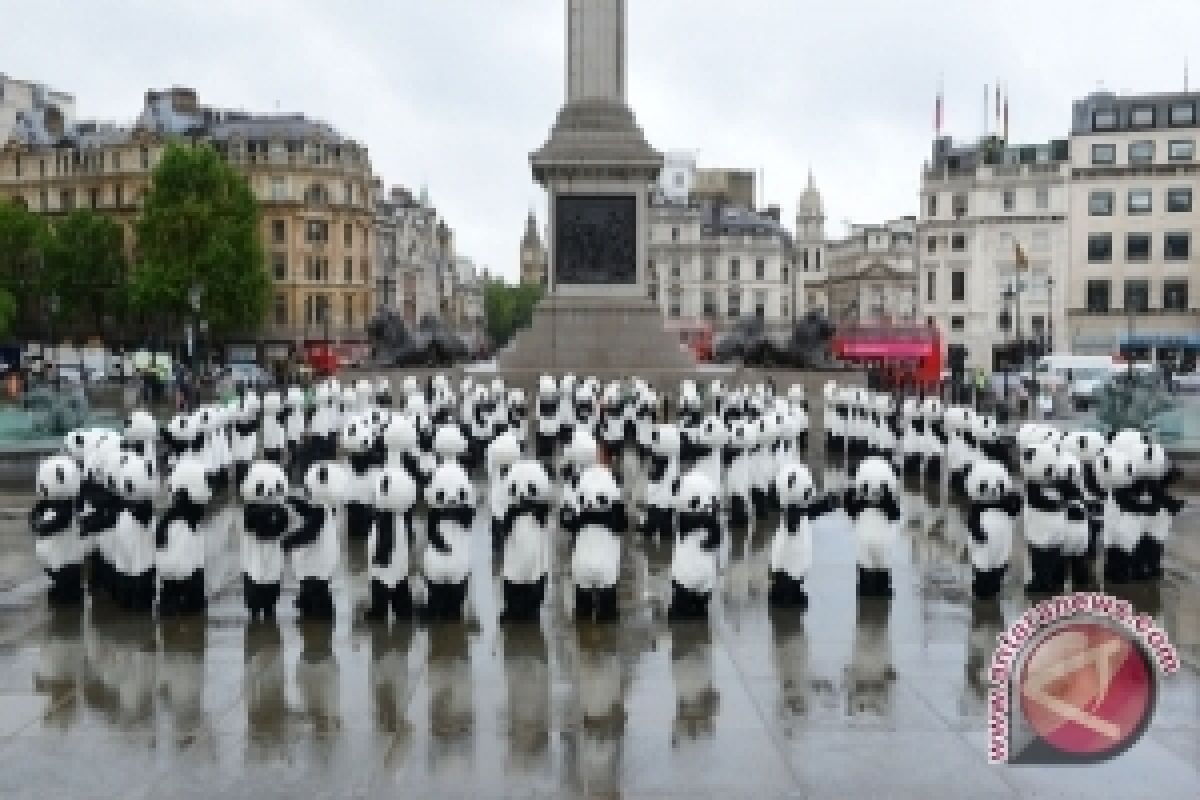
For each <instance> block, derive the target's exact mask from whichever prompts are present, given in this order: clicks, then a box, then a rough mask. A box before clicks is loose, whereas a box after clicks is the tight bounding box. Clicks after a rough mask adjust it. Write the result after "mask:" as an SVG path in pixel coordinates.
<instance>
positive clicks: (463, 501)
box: [425, 461, 475, 508]
mask: <svg viewBox="0 0 1200 800" xmlns="http://www.w3.org/2000/svg"><path fill="white" fill-rule="evenodd" d="M425 502H426V503H427V504H428V505H429V507H430V508H473V507H474V506H475V487H474V486H472V485H471V479H470V478H469V477H468V476H467V472H466V470H464V469H463V468H462V467H461V466H459V465H458V464H457V463H455V462H453V461H451V462H447V463H445V464H442V465H441V466H440V467H438V468H437V469H436V470H434V473H433V477H432V478H430V480H429V486H427V487H425Z"/></svg>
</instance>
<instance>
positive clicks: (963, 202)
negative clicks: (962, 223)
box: [953, 193, 967, 217]
mask: <svg viewBox="0 0 1200 800" xmlns="http://www.w3.org/2000/svg"><path fill="white" fill-rule="evenodd" d="M953 205H954V216H956V217H961V216H964V215H965V214H966V213H967V195H966V194H964V193H959V194H956V195H954V202H953Z"/></svg>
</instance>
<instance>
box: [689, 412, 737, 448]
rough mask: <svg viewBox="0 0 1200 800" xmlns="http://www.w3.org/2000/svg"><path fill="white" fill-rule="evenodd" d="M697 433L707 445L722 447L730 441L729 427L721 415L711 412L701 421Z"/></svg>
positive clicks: (699, 439) (701, 441)
mask: <svg viewBox="0 0 1200 800" xmlns="http://www.w3.org/2000/svg"><path fill="white" fill-rule="evenodd" d="M695 435H696V439H697V440H698V441H699V442H700V444H702V445H704V446H705V447H722V446H723V445H725V444H726V443H727V442H728V441H729V428H728V427H727V426H726V425H725V423H724V421H722V419H721V418H720V417H718V416H716V415H712V414H710V415H709V416H707V417H705V418H704V419H703V421H701V423H700V429H699V430H698V431H697V432H696V434H695Z"/></svg>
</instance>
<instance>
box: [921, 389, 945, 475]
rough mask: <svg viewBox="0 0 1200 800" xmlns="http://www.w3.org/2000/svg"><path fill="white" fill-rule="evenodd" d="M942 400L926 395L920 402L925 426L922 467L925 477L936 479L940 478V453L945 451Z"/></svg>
mask: <svg viewBox="0 0 1200 800" xmlns="http://www.w3.org/2000/svg"><path fill="white" fill-rule="evenodd" d="M942 414H943V408H942V401H941V400H939V399H937V398H936V397H927V398H925V400H924V402H922V403H921V417H922V420H923V422H924V428H925V436H924V441H925V446H924V450H925V457H924V463H923V465H922V466H923V468H924V470H925V479H926V480H929V481H937V480H941V478H942V455H943V454H944V453H945V451H946V444H947V441H948V440H947V437H946V430H945V428H944V427H943V422H942Z"/></svg>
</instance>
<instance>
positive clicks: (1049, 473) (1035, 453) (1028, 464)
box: [1021, 442, 1059, 483]
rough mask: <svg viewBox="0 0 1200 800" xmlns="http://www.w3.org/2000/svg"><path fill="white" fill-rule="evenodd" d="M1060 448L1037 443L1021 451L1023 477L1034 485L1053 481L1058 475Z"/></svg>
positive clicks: (1045, 443)
mask: <svg viewBox="0 0 1200 800" xmlns="http://www.w3.org/2000/svg"><path fill="white" fill-rule="evenodd" d="M1058 458H1059V448H1058V447H1057V446H1055V445H1053V444H1049V443H1047V442H1035V443H1033V444H1031V445H1029V446H1028V447H1026V448H1025V449H1023V450H1022V451H1021V475H1022V476H1024V478H1025V479H1026V480H1028V481H1032V482H1034V483H1046V482H1048V481H1052V480H1054V479H1055V478H1056V477H1057V474H1058Z"/></svg>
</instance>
